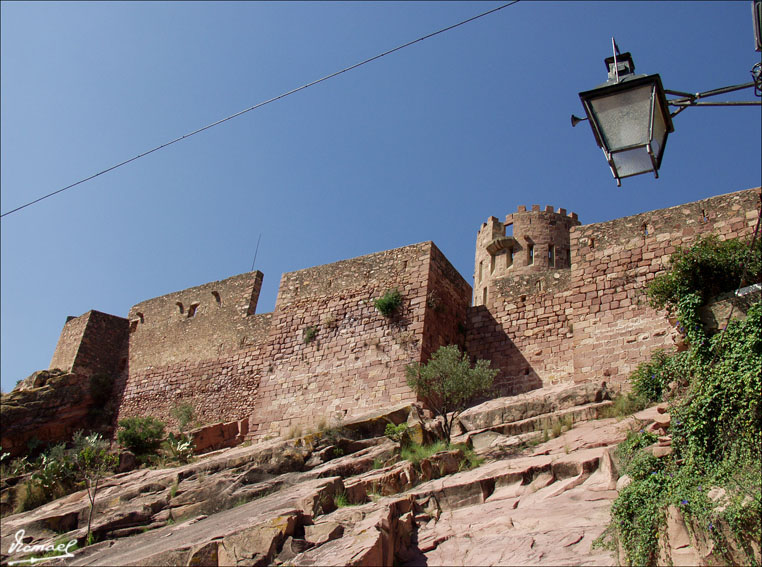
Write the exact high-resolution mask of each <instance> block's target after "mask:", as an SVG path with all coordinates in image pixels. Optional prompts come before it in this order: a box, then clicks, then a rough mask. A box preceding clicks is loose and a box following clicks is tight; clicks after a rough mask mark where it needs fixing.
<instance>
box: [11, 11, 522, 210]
mask: <svg viewBox="0 0 762 567" xmlns="http://www.w3.org/2000/svg"><path fill="white" fill-rule="evenodd" d="M518 2H519V0H513V1H511V2H508V3H506V4H502V5H501V6H498V7H497V8H493V9H492V10H487V11H486V12H482V13H481V14H478V15H476V16H473V17H471V18H468V19H467V20H463V21H460V22H458V23H457V24H453V25H451V26H447V27H446V28H442V29H440V30H437V31H435V32H432V33H430V34H427V35H424V36H422V37H419V38H418V39H414V40H413V41H408V42H407V43H403V44H402V45H398V46H397V47H395V48H393V49H389V50H388V51H384V52H383V53H379V54H378V55H374V56H373V57H370V58H369V59H365V60H364V61H360V62H359V63H355V64H354V65H350V66H349V67H345V68H344V69H341V70H340V71H336V72H334V73H331V74H330V75H326V76H325V77H321V78H320V79H316V80H314V81H312V82H310V83H307V84H304V85H302V86H300V87H297V88H295V89H292V90H290V91H287V92H285V93H282V94H279V95H278V96H275V97H273V98H271V99H268V100H265V101H263V102H260V103H257V104H255V105H254V106H250V107H249V108H245V109H244V110H241V111H239V112H236V113H235V114H231V115H230V116H228V117H226V118H222V119H220V120H217V121H216V122H212V123H211V124H207V125H206V126H203V127H201V128H199V129H197V130H194V131H192V132H190V133H188V134H184V135H183V136H180V137H179V138H175V139H174V140H171V141H169V142H166V143H164V144H161V145H160V146H156V147H155V148H152V149H150V150H148V151H146V152H143V153H141V154H138V155H136V156H134V157H131V158H130V159H127V160H124V161H122V162H120V163H117V164H116V165H112V166H111V167H109V168H107V169H104V170H103V171H99V172H98V173H95V174H93V175H91V176H89V177H85V178H84V179H80V180H79V181H77V182H75V183H72V184H71V185H67V186H66V187H62V188H61V189H58V190H56V191H53V192H52V193H48V194H47V195H43V196H42V197H39V198H38V199H35V200H34V201H29V202H28V203H25V204H23V205H21V206H19V207H16V208H15V209H11V210H10V211H6V212H4V213H2V214H0V218H2V217H4V216H7V215H10V214H12V213H15V212H17V211H20V210H21V209H24V208H26V207H29V206H31V205H34V204H35V203H39V202H40V201H42V200H44V199H47V198H48V197H52V196H53V195H57V194H59V193H63V192H64V191H66V190H68V189H72V188H73V187H76V186H77V185H81V184H82V183H85V182H86V181H90V180H91V179H95V178H96V177H98V176H100V175H103V174H104V173H108V172H109V171H113V170H115V169H117V168H119V167H122V166H123V165H127V164H128V163H131V162H133V161H135V160H138V159H140V158H142V157H145V156H147V155H149V154H152V153H154V152H157V151H159V150H161V149H163V148H166V147H167V146H171V145H172V144H176V143H177V142H180V141H182V140H184V139H186V138H190V137H191V136H195V135H196V134H200V133H201V132H203V131H205V130H209V129H210V128H214V127H215V126H218V125H220V124H222V123H223V122H227V121H228V120H232V119H233V118H237V117H238V116H241V115H243V114H246V113H247V112H251V111H252V110H255V109H257V108H260V107H262V106H265V105H266V104H270V103H271V102H275V101H276V100H280V99H282V98H285V97H287V96H289V95H292V94H294V93H298V92H299V91H303V90H304V89H307V88H309V87H312V86H314V85H317V84H318V83H322V82H323V81H327V80H328V79H332V78H334V77H337V76H338V75H341V74H342V73H346V72H347V71H351V70H353V69H357V68H358V67H362V66H363V65H366V64H368V63H370V62H372V61H375V60H376V59H381V58H382V57H385V56H387V55H390V54H392V53H394V52H395V51H399V50H400V49H404V48H406V47H410V46H411V45H414V44H416V43H419V42H421V41H424V40H427V39H429V38H432V37H434V36H436V35H439V34H442V33H445V32H447V31H450V30H453V29H455V28H457V27H460V26H462V25H465V24H468V23H470V22H473V21H474V20H478V19H479V18H483V17H484V16H488V15H490V14H494V13H495V12H498V11H500V10H502V9H503V8H508V7H509V6H513V5H514V4H517V3H518Z"/></svg>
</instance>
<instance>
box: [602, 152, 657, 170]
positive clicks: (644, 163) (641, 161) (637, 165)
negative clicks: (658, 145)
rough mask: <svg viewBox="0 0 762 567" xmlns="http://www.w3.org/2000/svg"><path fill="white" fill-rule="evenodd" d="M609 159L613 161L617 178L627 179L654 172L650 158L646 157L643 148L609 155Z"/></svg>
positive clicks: (646, 154) (646, 153)
mask: <svg viewBox="0 0 762 567" xmlns="http://www.w3.org/2000/svg"><path fill="white" fill-rule="evenodd" d="M611 159H612V160H613V161H614V167H616V170H617V174H618V175H619V177H629V176H630V175H638V174H639V173H646V172H649V171H653V170H654V167H653V164H652V163H651V156H649V155H648V152H647V151H646V148H645V147H640V148H633V149H631V150H625V151H623V152H617V153H615V154H612V155H611Z"/></svg>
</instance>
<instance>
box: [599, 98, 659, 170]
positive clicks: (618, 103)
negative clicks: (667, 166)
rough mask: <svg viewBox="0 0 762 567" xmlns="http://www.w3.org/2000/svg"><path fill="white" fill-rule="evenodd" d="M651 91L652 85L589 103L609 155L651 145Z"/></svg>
mask: <svg viewBox="0 0 762 567" xmlns="http://www.w3.org/2000/svg"><path fill="white" fill-rule="evenodd" d="M651 89H652V86H651V85H643V86H639V87H635V88H632V89H628V90H622V91H619V92H616V93H612V94H609V95H605V96H601V97H596V98H592V99H590V106H591V107H592V110H593V114H594V116H595V120H596V122H597V123H598V126H599V128H600V132H601V134H602V135H603V143H604V145H605V146H606V148H607V149H608V150H609V151H616V150H618V149H620V148H626V147H628V146H634V145H638V144H646V143H648V123H649V121H650V118H651ZM643 151H644V150H643ZM628 159H629V158H628Z"/></svg>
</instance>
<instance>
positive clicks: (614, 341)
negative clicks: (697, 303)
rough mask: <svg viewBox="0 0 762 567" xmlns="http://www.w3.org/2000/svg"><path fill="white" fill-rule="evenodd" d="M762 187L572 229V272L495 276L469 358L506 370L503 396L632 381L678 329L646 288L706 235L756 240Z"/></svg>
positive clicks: (473, 325) (473, 328)
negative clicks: (679, 250) (567, 384)
mask: <svg viewBox="0 0 762 567" xmlns="http://www.w3.org/2000/svg"><path fill="white" fill-rule="evenodd" d="M759 206H760V197H759V189H758V188H757V189H749V190H746V191H740V192H737V193H730V194H727V195H720V196H717V197H712V198H710V199H706V200H703V201H698V202H694V203H688V204H685V205H679V206H676V207H671V208H668V209H661V210H656V211H651V212H648V213H643V214H639V215H634V216H630V217H625V218H621V219H617V220H614V221H609V222H604V223H596V224H590V225H585V226H577V227H573V228H571V236H570V248H571V261H572V264H571V269H570V270H549V271H546V272H544V273H543V272H539V273H534V274H523V275H516V276H512V277H511V276H508V277H503V278H493V279H492V280H491V281H490V282H489V288H488V297H489V299H488V302H487V304H486V305H483V306H482V305H480V306H475V307H472V308H471V310H470V312H469V325H468V339H467V346H468V350H469V353H471V354H472V355H474V356H476V357H478V358H487V359H490V360H492V361H493V365H495V366H498V367H499V368H500V369H501V372H500V374H499V375H498V378H497V381H496V393H502V394H513V393H518V392H522V391H526V390H527V389H531V388H536V387H540V386H541V385H543V384H548V383H553V382H557V381H561V380H572V379H573V380H576V381H586V380H601V381H604V380H605V381H608V382H611V381H613V382H623V381H624V380H626V379H627V377H628V376H629V374H630V373H631V372H632V371H633V370H634V369H635V368H636V367H637V365H638V364H639V363H640V362H642V361H644V360H647V359H648V358H649V357H650V355H651V353H652V352H653V350H654V349H656V348H670V347H672V346H673V344H674V338H675V335H676V331H675V330H674V329H673V328H672V327H671V326H670V324H669V322H668V320H667V318H666V317H665V314H664V313H659V312H656V311H655V310H653V309H652V308H651V307H650V306H649V305H648V302H647V298H646V295H645V286H646V285H647V284H648V282H650V281H651V280H652V279H653V278H654V277H656V275H658V274H659V273H662V272H664V271H665V270H666V269H668V267H669V258H670V255H671V254H672V253H673V252H674V251H675V250H676V247H677V246H684V247H687V246H690V245H691V244H692V243H693V242H695V240H696V239H697V238H698V237H699V236H700V235H705V234H708V233H714V234H717V235H718V236H719V237H720V238H721V239H726V238H736V237H741V238H744V237H748V236H750V235H751V233H752V232H753V229H754V225H755V223H756V220H757V214H758V209H759Z"/></svg>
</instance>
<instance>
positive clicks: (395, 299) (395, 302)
mask: <svg viewBox="0 0 762 567" xmlns="http://www.w3.org/2000/svg"><path fill="white" fill-rule="evenodd" d="M373 305H375V307H376V309H378V312H379V313H381V315H383V316H384V317H391V316H392V315H394V313H395V312H396V311H397V310H398V309H399V308H400V307H402V295H401V294H400V292H399V290H398V289H390V290H387V291H386V293H384V295H382V296H381V297H379V298H378V299H376V301H374V302H373Z"/></svg>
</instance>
